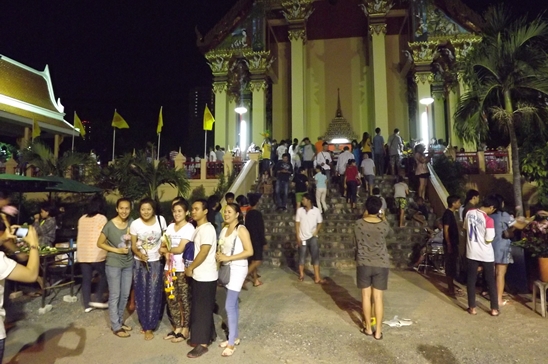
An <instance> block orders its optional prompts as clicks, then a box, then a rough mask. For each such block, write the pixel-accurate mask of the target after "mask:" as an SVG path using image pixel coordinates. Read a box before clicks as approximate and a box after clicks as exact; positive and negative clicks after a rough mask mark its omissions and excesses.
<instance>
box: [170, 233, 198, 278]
mask: <svg viewBox="0 0 548 364" xmlns="http://www.w3.org/2000/svg"><path fill="white" fill-rule="evenodd" d="M194 230H195V228H194V226H193V225H192V224H190V223H186V224H185V226H183V227H182V228H180V229H179V230H177V231H175V224H174V223H172V224H169V226H168V227H167V230H166V235H167V236H169V239H170V240H171V248H172V249H173V248H176V247H178V246H179V243H180V242H181V240H188V241H189V244H190V242H191V241H192V237H193V236H194ZM172 256H173V268H175V271H176V272H184V271H185V265H184V263H183V253H181V254H172ZM167 268H168V264H167V262H166V266H165V268H164V269H165V270H167Z"/></svg>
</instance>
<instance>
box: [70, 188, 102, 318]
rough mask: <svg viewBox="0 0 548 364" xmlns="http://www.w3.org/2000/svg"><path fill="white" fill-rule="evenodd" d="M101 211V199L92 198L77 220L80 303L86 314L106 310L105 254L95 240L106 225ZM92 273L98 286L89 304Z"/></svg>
mask: <svg viewBox="0 0 548 364" xmlns="http://www.w3.org/2000/svg"><path fill="white" fill-rule="evenodd" d="M103 210H104V200H103V197H101V196H94V197H93V198H92V199H91V201H89V203H88V204H87V212H86V214H85V215H84V216H82V217H80V219H79V220H78V236H77V238H76V241H77V242H78V244H77V246H76V254H77V255H78V263H80V268H81V269H82V301H83V302H82V303H83V304H84V312H86V313H87V312H90V311H91V310H93V309H94V308H108V304H106V303H104V302H103V293H104V292H105V290H106V288H107V280H106V277H105V275H106V274H105V260H106V259H107V252H106V251H104V250H103V249H101V248H99V247H98V246H97V240H98V239H99V236H100V235H101V231H102V230H103V227H104V226H105V224H106V223H107V218H106V216H105V215H103V214H102V213H103ZM93 271H97V273H99V284H98V285H97V292H95V301H94V302H91V280H92V278H93Z"/></svg>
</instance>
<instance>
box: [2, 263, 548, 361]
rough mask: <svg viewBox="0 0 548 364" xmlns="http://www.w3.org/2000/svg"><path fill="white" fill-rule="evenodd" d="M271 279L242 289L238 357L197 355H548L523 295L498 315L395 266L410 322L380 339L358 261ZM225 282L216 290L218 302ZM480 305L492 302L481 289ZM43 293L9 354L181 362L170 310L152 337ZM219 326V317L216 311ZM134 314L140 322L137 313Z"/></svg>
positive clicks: (400, 303) (8, 357) (397, 290)
mask: <svg viewBox="0 0 548 364" xmlns="http://www.w3.org/2000/svg"><path fill="white" fill-rule="evenodd" d="M261 273H262V275H263V280H264V282H265V284H264V285H263V286H262V287H258V288H253V287H250V289H249V291H244V292H243V293H242V295H241V311H240V337H241V338H242V344H241V345H240V346H239V347H238V348H237V350H236V352H235V354H234V356H233V357H232V358H221V356H220V354H221V349H219V348H217V347H216V346H211V347H210V351H209V353H207V354H206V355H204V356H203V357H201V358H199V359H194V362H196V363H217V362H221V361H223V360H226V361H231V362H238V363H337V362H338V363H443V364H454V363H533V362H545V360H546V357H547V356H548V345H546V334H545V332H546V327H547V324H548V320H546V319H543V318H542V317H541V316H540V315H539V314H535V313H534V312H532V310H531V309H530V308H529V307H528V306H530V305H531V303H530V302H528V301H527V300H523V301H524V303H520V302H517V301H513V303H512V304H511V305H510V306H505V307H504V308H503V310H502V314H501V316H499V317H491V316H489V315H488V314H487V313H486V312H485V311H482V310H479V312H478V315H477V316H470V315H468V314H467V313H466V312H465V311H464V309H465V307H466V301H465V299H464V298H460V299H458V300H457V301H455V300H451V299H449V298H447V297H446V296H444V295H443V294H442V293H441V292H440V290H439V289H438V287H439V284H438V280H436V279H435V277H429V278H428V279H426V278H425V277H423V276H421V275H419V274H417V273H415V272H410V271H392V272H391V274H390V281H389V290H388V291H387V292H386V295H385V311H386V319H390V318H392V317H393V316H395V315H398V316H399V317H403V318H409V319H412V320H413V325H412V326H408V327H400V328H389V327H386V325H385V327H384V332H385V333H384V340H382V341H375V340H374V339H372V338H371V337H366V336H364V335H363V334H361V333H360V332H359V323H360V320H361V319H360V315H361V314H360V310H361V306H360V301H359V295H360V293H359V291H358V290H357V289H356V287H355V283H354V271H342V272H341V271H338V272H337V271H333V272H324V273H326V274H328V275H329V276H330V278H329V284H328V285H325V286H318V285H315V284H314V283H313V282H312V279H311V278H309V279H307V280H305V282H303V283H300V282H298V281H297V277H296V275H294V274H293V272H291V271H288V270H284V269H277V268H263V269H262V271H261ZM222 294H223V292H222V291H221V290H220V292H219V297H218V300H219V301H220V302H222V300H223V297H222ZM479 303H480V307H482V306H483V307H484V308H485V309H487V307H486V306H487V305H488V302H487V301H485V300H483V299H480V300H479ZM38 304H39V300H38V299H35V300H33V301H32V302H27V303H26V304H25V306H24V310H25V312H26V319H22V320H20V321H18V322H17V324H16V326H15V327H14V328H12V329H11V330H10V331H9V332H8V338H7V341H6V354H5V358H4V363H44V364H48V363H101V364H108V363H183V362H188V361H191V359H187V358H186V353H187V352H188V351H189V347H188V346H187V345H186V344H185V343H184V342H183V343H178V344H172V343H170V342H168V341H164V340H162V338H161V336H162V335H163V334H165V333H166V332H167V331H168V326H167V320H166V319H165V318H164V320H163V322H162V324H161V325H160V328H159V330H158V331H157V336H156V337H155V338H154V340H152V341H150V342H146V341H145V340H144V338H143V336H142V335H140V334H138V333H136V330H134V331H132V337H131V338H128V339H120V338H117V337H115V336H114V335H113V334H112V333H111V332H110V330H109V329H108V315H107V312H106V311H97V310H96V311H92V312H91V313H87V314H85V313H84V312H83V309H82V308H81V306H80V303H65V302H62V300H60V299H56V300H55V301H54V302H53V305H54V308H53V310H52V311H51V312H49V313H48V314H46V315H38V314H37V308H38ZM216 322H217V326H218V332H221V329H220V325H221V317H219V316H218V317H216ZM128 323H129V324H131V325H133V326H137V324H136V315H134V316H132V317H131V318H129V320H128Z"/></svg>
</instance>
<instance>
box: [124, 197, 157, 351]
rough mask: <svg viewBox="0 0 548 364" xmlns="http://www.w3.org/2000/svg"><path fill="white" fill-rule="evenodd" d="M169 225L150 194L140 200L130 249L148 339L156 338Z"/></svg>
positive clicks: (136, 297)
mask: <svg viewBox="0 0 548 364" xmlns="http://www.w3.org/2000/svg"><path fill="white" fill-rule="evenodd" d="M165 228H166V220H165V219H164V217H163V216H159V215H156V204H155V203H154V201H153V200H152V199H151V198H144V199H142V200H141V202H139V218H138V219H137V220H135V221H133V222H132V223H131V226H130V228H129V233H130V234H131V250H133V255H134V258H135V262H134V265H133V281H134V285H135V286H134V288H135V304H136V306H137V307H136V308H137V315H138V316H139V322H140V323H141V327H142V329H143V331H144V332H145V340H152V339H153V338H154V334H153V331H154V330H155V329H156V327H157V326H158V322H159V321H160V315H161V312H162V283H163V279H162V278H163V276H162V265H161V262H160V239H161V237H162V234H163V232H164V230H165Z"/></svg>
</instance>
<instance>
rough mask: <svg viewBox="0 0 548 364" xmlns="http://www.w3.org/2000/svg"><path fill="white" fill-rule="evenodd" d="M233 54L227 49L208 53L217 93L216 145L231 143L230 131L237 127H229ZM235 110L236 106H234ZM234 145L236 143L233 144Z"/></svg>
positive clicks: (215, 92) (214, 91)
mask: <svg viewBox="0 0 548 364" xmlns="http://www.w3.org/2000/svg"><path fill="white" fill-rule="evenodd" d="M232 57H233V54H232V53H231V52H227V51H225V50H220V51H217V50H212V51H210V52H208V53H206V55H205V58H206V60H207V64H208V65H209V67H210V68H211V72H212V74H213V93H214V95H215V109H214V117H215V124H214V128H215V137H214V141H215V145H219V146H221V147H224V148H226V147H227V146H228V145H229V144H230V143H229V141H228V135H229V133H228V132H227V131H231V130H232V131H233V133H236V130H235V129H230V128H228V125H229V115H230V111H229V110H227V108H228V82H227V80H228V71H229V68H230V63H231V60H232ZM232 110H234V107H233V108H232ZM232 145H234V144H232Z"/></svg>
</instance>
